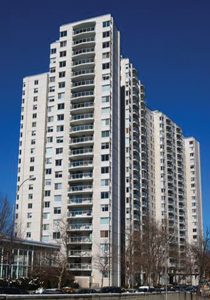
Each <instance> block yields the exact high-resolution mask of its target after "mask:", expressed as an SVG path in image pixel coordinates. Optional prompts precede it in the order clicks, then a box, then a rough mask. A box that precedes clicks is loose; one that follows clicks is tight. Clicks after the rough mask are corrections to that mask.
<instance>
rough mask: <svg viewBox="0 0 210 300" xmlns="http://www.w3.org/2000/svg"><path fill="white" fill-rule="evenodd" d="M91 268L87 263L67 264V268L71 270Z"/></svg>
mask: <svg viewBox="0 0 210 300" xmlns="http://www.w3.org/2000/svg"><path fill="white" fill-rule="evenodd" d="M91 269H92V266H91V264H87V263H78V264H76V263H72V264H69V270H71V271H91Z"/></svg>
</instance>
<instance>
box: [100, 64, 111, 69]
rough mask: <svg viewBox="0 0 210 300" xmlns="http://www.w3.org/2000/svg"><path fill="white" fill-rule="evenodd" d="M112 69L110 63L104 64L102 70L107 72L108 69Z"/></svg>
mask: <svg viewBox="0 0 210 300" xmlns="http://www.w3.org/2000/svg"><path fill="white" fill-rule="evenodd" d="M109 68H110V63H104V64H102V69H103V70H106V69H109Z"/></svg>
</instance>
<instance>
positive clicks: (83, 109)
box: [71, 101, 94, 114]
mask: <svg viewBox="0 0 210 300" xmlns="http://www.w3.org/2000/svg"><path fill="white" fill-rule="evenodd" d="M93 109H94V102H93V101H85V102H80V103H74V104H72V105H71V113H75V114H76V113H81V114H82V113H88V112H92V111H93Z"/></svg>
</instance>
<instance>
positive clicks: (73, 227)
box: [68, 223, 93, 231]
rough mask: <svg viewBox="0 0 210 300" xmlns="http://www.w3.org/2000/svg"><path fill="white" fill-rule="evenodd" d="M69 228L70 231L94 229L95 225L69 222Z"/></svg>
mask: <svg viewBox="0 0 210 300" xmlns="http://www.w3.org/2000/svg"><path fill="white" fill-rule="evenodd" d="M68 230H70V231H80V230H82V231H92V230H93V226H92V224H89V223H84V224H82V223H78V224H69V226H68Z"/></svg>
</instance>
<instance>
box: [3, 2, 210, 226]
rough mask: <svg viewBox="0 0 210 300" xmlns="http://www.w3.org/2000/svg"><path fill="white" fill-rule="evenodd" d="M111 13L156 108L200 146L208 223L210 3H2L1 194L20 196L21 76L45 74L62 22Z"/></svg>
mask: <svg viewBox="0 0 210 300" xmlns="http://www.w3.org/2000/svg"><path fill="white" fill-rule="evenodd" d="M105 13H111V14H112V15H113V16H114V18H115V21H116V23H117V26H118V28H119V30H120V32H121V39H122V43H121V47H122V52H123V54H124V56H128V57H129V58H130V59H131V60H132V62H133V63H134V64H135V66H136V68H137V69H138V70H139V76H140V79H141V80H142V82H143V83H144V85H145V87H146V95H147V98H146V101H147V103H148V105H149V106H150V107H151V108H152V109H159V110H161V111H163V112H164V113H166V114H167V115H168V116H169V117H170V118H171V119H173V120H174V121H175V122H176V123H177V124H178V125H180V126H181V127H182V128H183V131H184V134H185V135H186V136H195V138H197V139H198V140H199V141H200V144H201V159H202V184H203V213H204V225H205V227H206V226H210V218H209V216H210V39H209V32H210V17H209V16H210V1H208V0H200V1H198V0H196V1H195V0H191V1H188V0H176V1H170V0H167V1H165V0H159V1H157V0H145V1H141V0H138V1H137V0H130V1H122V0H121V1H120V0H112V1H110V0H106V1H102V0H95V1H94V0H89V1H87V0H85V1H84V0H80V1H71V0H59V1H53V0H51V1H48V0H42V1H40V0H36V1H28V0H27V1H26V0H19V1H15V0H13V1H11V0H7V1H1V3H0V38H1V42H0V68H1V71H0V101H1V109H0V137H1V147H0V194H1V195H7V196H8V197H9V199H10V200H11V202H12V201H14V199H15V189H16V171H17V153H18V138H19V117H20V102H21V87H22V78H23V77H24V76H28V75H33V74H36V73H41V72H45V71H47V70H48V63H49V44H50V42H52V41H54V40H56V39H57V37H58V31H59V26H60V25H61V24H65V23H70V22H72V21H76V20H80V19H83V18H88V17H92V16H97V15H101V14H105Z"/></svg>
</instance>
